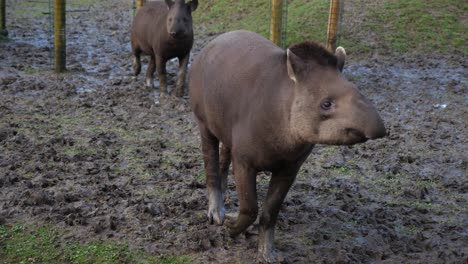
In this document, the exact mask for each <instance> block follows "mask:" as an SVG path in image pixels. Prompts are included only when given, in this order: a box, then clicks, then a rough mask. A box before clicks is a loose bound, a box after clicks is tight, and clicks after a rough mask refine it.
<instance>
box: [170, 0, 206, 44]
mask: <svg viewBox="0 0 468 264" xmlns="http://www.w3.org/2000/svg"><path fill="white" fill-rule="evenodd" d="M166 4H167V8H169V13H168V14H167V20H166V26H167V33H169V35H170V36H171V37H173V38H174V39H186V38H191V37H192V36H193V28H192V12H193V11H195V9H197V6H198V0H192V1H190V2H188V3H185V0H175V1H172V0H166Z"/></svg>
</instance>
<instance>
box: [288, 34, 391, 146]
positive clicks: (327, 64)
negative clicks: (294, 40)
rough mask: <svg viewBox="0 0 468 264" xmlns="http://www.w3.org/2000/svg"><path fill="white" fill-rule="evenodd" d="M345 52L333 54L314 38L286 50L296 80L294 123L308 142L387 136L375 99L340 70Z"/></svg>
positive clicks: (343, 141)
mask: <svg viewBox="0 0 468 264" xmlns="http://www.w3.org/2000/svg"><path fill="white" fill-rule="evenodd" d="M345 57H346V54H345V51H344V49H343V48H341V47H340V48H338V49H337V50H336V53H335V54H332V53H331V52H329V51H328V50H326V49H325V48H324V47H322V46H320V45H318V44H316V43H313V42H302V43H298V44H295V45H293V46H291V47H290V48H289V49H288V50H287V60H286V63H287V70H288V75H289V78H291V79H292V80H293V82H294V101H293V103H292V108H291V115H290V118H291V126H292V127H293V129H294V130H295V132H296V134H298V135H299V137H300V138H302V139H303V140H306V141H307V142H309V143H314V144H316V143H318V144H333V145H335V144H336V145H351V144H355V143H359V142H364V141H366V140H368V139H376V138H381V137H383V136H385V134H386V132H385V127H384V124H383V122H382V119H381V118H380V116H379V114H378V113H377V110H376V109H375V108H374V106H373V105H372V103H371V102H370V101H369V100H368V99H367V98H366V97H364V95H362V94H361V93H360V92H359V90H358V89H357V87H356V86H355V85H354V84H352V83H351V82H349V81H347V80H346V79H345V77H344V76H343V75H342V74H341V71H342V69H343V65H344V60H345Z"/></svg>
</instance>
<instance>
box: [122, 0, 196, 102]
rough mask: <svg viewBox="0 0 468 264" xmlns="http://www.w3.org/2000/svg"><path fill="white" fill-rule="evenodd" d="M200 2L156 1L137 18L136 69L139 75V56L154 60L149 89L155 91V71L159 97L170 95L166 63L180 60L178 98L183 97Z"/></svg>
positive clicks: (148, 74) (133, 34) (134, 32)
mask: <svg viewBox="0 0 468 264" xmlns="http://www.w3.org/2000/svg"><path fill="white" fill-rule="evenodd" d="M197 6H198V0H192V1H190V2H188V3H185V0H176V1H172V0H165V3H164V2H160V1H154V2H148V3H147V4H145V5H144V6H143V7H142V8H141V9H140V10H139V11H138V13H137V15H136V16H135V19H134V20H133V25H132V30H131V44H132V51H133V56H134V58H133V69H134V71H135V76H136V75H138V74H140V71H141V63H140V55H141V54H142V53H143V54H146V55H149V56H150V57H151V59H150V62H149V65H148V70H147V72H146V85H147V86H149V87H153V75H154V71H155V70H157V71H158V79H159V84H160V86H159V87H160V93H161V94H164V93H167V81H166V62H167V61H168V60H170V59H172V58H178V59H179V72H178V74H177V82H176V88H175V94H176V96H179V97H180V96H183V94H184V84H185V75H186V72H187V65H188V61H189V57H190V50H191V49H192V45H193V28H192V12H193V11H194V10H195V9H197Z"/></svg>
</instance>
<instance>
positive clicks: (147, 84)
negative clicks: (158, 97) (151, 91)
mask: <svg viewBox="0 0 468 264" xmlns="http://www.w3.org/2000/svg"><path fill="white" fill-rule="evenodd" d="M145 86H146V87H147V88H153V87H154V84H153V80H152V79H146V83H145Z"/></svg>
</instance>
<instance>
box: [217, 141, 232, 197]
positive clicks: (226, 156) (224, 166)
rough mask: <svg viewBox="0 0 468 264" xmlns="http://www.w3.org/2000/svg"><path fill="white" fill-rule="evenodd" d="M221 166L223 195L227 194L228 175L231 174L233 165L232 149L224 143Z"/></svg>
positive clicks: (221, 151) (221, 149) (220, 148)
mask: <svg viewBox="0 0 468 264" xmlns="http://www.w3.org/2000/svg"><path fill="white" fill-rule="evenodd" d="M219 150H220V155H219V156H220V164H219V165H220V166H219V174H220V176H221V191H222V192H223V194H226V190H227V182H228V179H227V178H228V174H229V165H231V149H229V148H228V147H227V146H226V145H224V144H223V143H221V144H220V147H219Z"/></svg>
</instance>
